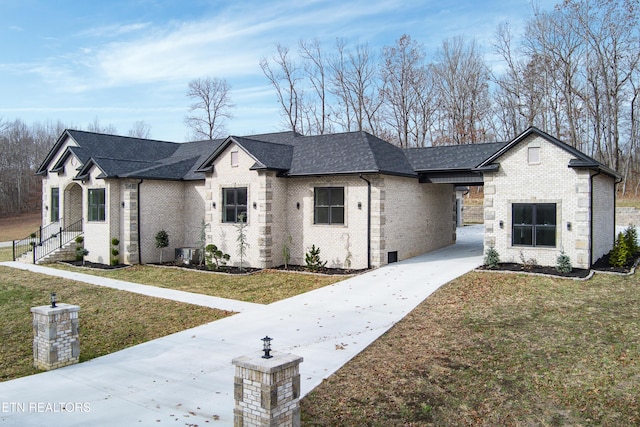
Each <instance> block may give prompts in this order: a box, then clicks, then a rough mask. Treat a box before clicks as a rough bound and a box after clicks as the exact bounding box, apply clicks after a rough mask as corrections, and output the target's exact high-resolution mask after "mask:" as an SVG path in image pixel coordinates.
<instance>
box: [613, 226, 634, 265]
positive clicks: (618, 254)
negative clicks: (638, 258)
mask: <svg viewBox="0 0 640 427" xmlns="http://www.w3.org/2000/svg"><path fill="white" fill-rule="evenodd" d="M629 256H630V254H629V248H628V247H627V242H626V240H625V238H624V233H618V237H617V238H616V243H615V244H614V245H613V249H611V252H609V265H611V266H612V267H623V266H624V265H625V264H626V263H627V260H628V259H629Z"/></svg>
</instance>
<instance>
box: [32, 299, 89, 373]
mask: <svg viewBox="0 0 640 427" xmlns="http://www.w3.org/2000/svg"><path fill="white" fill-rule="evenodd" d="M79 311H80V307H79V306H77V305H70V304H58V305H57V306H56V307H51V306H40V307H32V308H31V312H32V313H33V364H34V366H35V367H36V368H38V369H44V370H47V371H48V370H51V369H56V368H60V367H62V366H67V365H71V364H74V363H78V361H79V360H80V341H79V340H78V335H79V334H78V331H79V328H78V322H79V320H80V319H79V318H78V312H79Z"/></svg>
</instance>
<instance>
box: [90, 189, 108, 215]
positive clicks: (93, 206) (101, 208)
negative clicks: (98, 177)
mask: <svg viewBox="0 0 640 427" xmlns="http://www.w3.org/2000/svg"><path fill="white" fill-rule="evenodd" d="M88 196H89V197H88V198H89V203H88V206H89V212H88V217H87V219H88V220H89V221H104V220H105V204H104V188H90V189H89V194H88Z"/></svg>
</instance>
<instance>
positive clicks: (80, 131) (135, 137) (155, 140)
mask: <svg viewBox="0 0 640 427" xmlns="http://www.w3.org/2000/svg"><path fill="white" fill-rule="evenodd" d="M65 131H66V132H79V133H84V134H89V135H99V136H107V137H112V138H124V139H131V140H137V141H150V142H162V143H165V144H175V145H179V144H182V143H181V142H175V141H165V140H161V139H152V138H139V137H137V136H128V135H117V134H113V133H104V132H93V131H87V130H82V129H65Z"/></svg>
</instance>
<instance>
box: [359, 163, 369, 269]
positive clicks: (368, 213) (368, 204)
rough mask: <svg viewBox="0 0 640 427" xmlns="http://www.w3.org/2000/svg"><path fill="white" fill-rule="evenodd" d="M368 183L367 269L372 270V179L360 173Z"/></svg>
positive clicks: (360, 176) (361, 177)
mask: <svg viewBox="0 0 640 427" xmlns="http://www.w3.org/2000/svg"><path fill="white" fill-rule="evenodd" d="M358 177H359V178H360V179H361V180H363V181H365V182H366V183H367V269H368V270H371V181H369V180H368V179H367V178H365V177H364V176H362V174H358Z"/></svg>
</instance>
